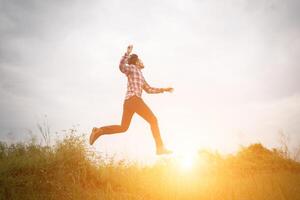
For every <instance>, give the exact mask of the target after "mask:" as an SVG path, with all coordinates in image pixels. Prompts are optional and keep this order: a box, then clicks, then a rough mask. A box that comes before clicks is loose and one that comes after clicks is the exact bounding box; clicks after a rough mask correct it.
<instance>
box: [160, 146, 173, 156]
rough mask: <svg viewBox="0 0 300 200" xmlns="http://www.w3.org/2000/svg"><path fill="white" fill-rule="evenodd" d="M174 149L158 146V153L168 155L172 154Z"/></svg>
mask: <svg viewBox="0 0 300 200" xmlns="http://www.w3.org/2000/svg"><path fill="white" fill-rule="evenodd" d="M172 153H173V151H171V150H169V149H166V148H165V147H161V148H157V149H156V155H164V154H165V155H167V154H172Z"/></svg>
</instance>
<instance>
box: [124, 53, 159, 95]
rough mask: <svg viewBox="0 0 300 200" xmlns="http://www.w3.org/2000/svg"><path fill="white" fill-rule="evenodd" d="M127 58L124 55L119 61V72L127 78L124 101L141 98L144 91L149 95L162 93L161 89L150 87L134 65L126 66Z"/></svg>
mask: <svg viewBox="0 0 300 200" xmlns="http://www.w3.org/2000/svg"><path fill="white" fill-rule="evenodd" d="M128 58H129V56H128V55H127V54H126V53H125V55H124V56H123V57H122V59H121V61H120V65H119V68H120V70H121V72H123V73H124V74H126V76H127V78H128V82H127V93H126V97H125V99H129V98H130V97H132V96H134V95H136V96H138V97H142V90H143V89H144V90H145V91H146V92H147V93H149V94H154V93H162V92H163V89H162V88H154V87H151V86H150V85H149V84H148V83H147V82H146V81H145V78H144V76H143V74H142V71H141V70H140V69H139V68H138V67H136V66H135V65H128V64H127V62H128Z"/></svg>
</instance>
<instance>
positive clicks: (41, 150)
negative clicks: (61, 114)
mask: <svg viewBox="0 0 300 200" xmlns="http://www.w3.org/2000/svg"><path fill="white" fill-rule="evenodd" d="M84 138H85V137H84V136H76V135H74V134H69V135H68V136H66V137H65V138H64V139H63V140H62V141H57V142H56V144H55V145H52V146H50V145H47V146H42V145H38V144H36V143H34V142H29V143H19V144H11V145H7V144H6V143H3V142H2V143H0V199H22V200H25V199H30V200H32V199H101V200H102V199H109V200H110V199H122V200H123V199H151V200H152V199H154V200H156V199H158V200H159V199H172V200H176V199H178V200H179V199H180V200H181V199H197V200H198V199H211V200H226V199H228V200H229V199H238V200H248V199H249V200H260V199H271V200H281V199H282V200H284V199H288V200H290V199H291V200H297V199H300V164H299V163H298V162H296V161H294V160H292V159H289V158H286V157H285V156H283V155H282V153H281V151H280V150H276V149H273V150H269V149H267V148H265V147H263V146H262V145H261V144H253V145H250V146H248V147H244V148H241V149H240V151H239V152H237V153H236V154H235V155H228V156H221V155H219V154H218V153H215V152H209V151H199V154H198V156H197V160H196V162H195V164H194V165H193V167H192V168H191V169H189V170H187V171H183V170H182V169H180V168H179V167H178V163H177V162H176V159H175V158H172V157H170V158H165V159H161V160H159V161H158V162H157V163H156V164H154V165H151V166H150V165H148V166H140V165H137V164H135V163H127V162H122V161H114V160H110V161H109V162H108V161H107V160H106V159H105V158H103V157H101V156H99V155H96V154H94V153H93V152H92V151H90V150H89V147H88V146H87V144H86V142H85V141H84Z"/></svg>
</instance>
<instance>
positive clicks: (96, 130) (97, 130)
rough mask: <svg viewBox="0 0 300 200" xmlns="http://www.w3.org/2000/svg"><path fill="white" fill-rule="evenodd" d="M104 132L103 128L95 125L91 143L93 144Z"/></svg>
mask: <svg viewBox="0 0 300 200" xmlns="http://www.w3.org/2000/svg"><path fill="white" fill-rule="evenodd" d="M102 134H103V130H102V129H101V128H96V127H94V128H93V130H92V133H91V135H90V145H93V144H94V142H95V141H96V139H97V138H98V137H100V136H101V135H102Z"/></svg>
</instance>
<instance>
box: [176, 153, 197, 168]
mask: <svg viewBox="0 0 300 200" xmlns="http://www.w3.org/2000/svg"><path fill="white" fill-rule="evenodd" d="M179 165H180V167H181V169H183V170H189V169H191V168H192V167H193V165H194V157H193V156H192V155H188V156H182V157H179Z"/></svg>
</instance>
